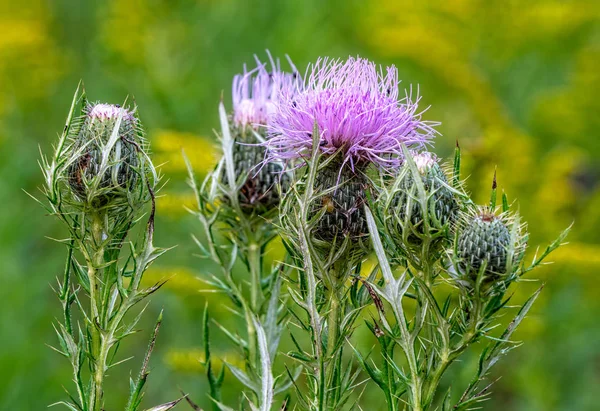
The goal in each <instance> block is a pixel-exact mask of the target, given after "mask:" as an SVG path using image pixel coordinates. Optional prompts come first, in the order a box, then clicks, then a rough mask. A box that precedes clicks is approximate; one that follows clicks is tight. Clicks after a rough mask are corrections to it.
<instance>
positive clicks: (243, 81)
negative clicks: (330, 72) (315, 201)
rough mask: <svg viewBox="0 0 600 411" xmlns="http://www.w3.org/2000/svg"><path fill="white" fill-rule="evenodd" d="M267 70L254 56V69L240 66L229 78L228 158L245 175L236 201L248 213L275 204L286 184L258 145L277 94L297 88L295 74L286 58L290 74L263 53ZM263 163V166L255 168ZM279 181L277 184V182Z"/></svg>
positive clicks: (278, 168)
mask: <svg viewBox="0 0 600 411" xmlns="http://www.w3.org/2000/svg"><path fill="white" fill-rule="evenodd" d="M267 54H268V57H269V62H270V66H271V71H270V72H269V71H268V69H267V67H268V66H267V64H264V63H261V61H260V60H259V59H258V58H256V64H257V66H256V68H254V69H253V70H251V71H248V70H246V67H244V72H243V74H239V75H237V76H235V77H234V79H233V87H232V94H233V113H232V115H231V117H230V119H229V124H230V126H231V135H232V136H233V140H234V142H235V144H234V145H233V147H232V153H231V156H232V157H231V158H232V161H233V168H234V173H235V175H236V176H240V175H245V174H247V175H248V178H247V180H246V183H245V184H244V185H243V186H242V187H241V188H240V190H239V197H238V202H239V204H240V205H241V206H242V208H243V209H244V210H245V211H246V210H247V211H250V212H259V213H261V212H263V211H269V210H271V209H274V208H275V207H277V206H278V205H279V200H280V196H279V191H278V188H281V190H282V191H285V190H286V189H287V188H286V187H288V186H289V176H287V175H285V174H282V170H283V166H282V164H281V163H280V162H271V163H265V164H263V160H264V159H265V157H266V148H265V147H264V146H263V145H261V143H262V142H263V141H264V139H265V138H266V137H267V135H266V134H267V133H266V129H265V126H267V125H268V124H269V119H270V117H271V115H272V114H273V113H274V112H275V110H276V107H277V103H278V98H279V96H280V95H282V94H285V95H289V94H291V93H292V91H293V90H296V89H298V83H299V76H298V74H297V72H296V68H295V67H294V65H293V64H292V62H291V61H290V66H291V67H292V69H293V72H292V73H286V72H283V71H282V70H281V68H280V65H279V61H278V60H274V59H273V58H272V57H271V55H270V54H269V53H268V52H267ZM259 165H263V167H259ZM277 183H279V184H277Z"/></svg>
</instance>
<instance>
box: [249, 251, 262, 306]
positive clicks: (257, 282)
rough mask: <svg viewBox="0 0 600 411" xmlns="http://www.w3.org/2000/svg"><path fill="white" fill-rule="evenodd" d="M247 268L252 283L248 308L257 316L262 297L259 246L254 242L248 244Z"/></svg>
mask: <svg viewBox="0 0 600 411" xmlns="http://www.w3.org/2000/svg"><path fill="white" fill-rule="evenodd" d="M248 266H249V268H250V278H251V281H252V284H251V288H250V307H251V308H252V311H253V312H254V313H255V314H258V309H259V305H260V303H261V302H260V297H261V295H262V287H261V280H262V275H261V274H262V264H261V255H260V246H259V245H258V244H257V243H256V242H254V241H253V242H251V243H250V244H248Z"/></svg>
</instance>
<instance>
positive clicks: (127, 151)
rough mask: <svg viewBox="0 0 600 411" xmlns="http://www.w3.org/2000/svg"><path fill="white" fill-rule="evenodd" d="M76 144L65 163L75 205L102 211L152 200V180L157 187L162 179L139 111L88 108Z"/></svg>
mask: <svg viewBox="0 0 600 411" xmlns="http://www.w3.org/2000/svg"><path fill="white" fill-rule="evenodd" d="M70 140H71V145H70V148H69V149H68V150H67V151H65V153H64V156H65V160H64V161H65V164H67V166H66V168H65V171H66V176H65V177H66V180H67V182H68V184H67V185H65V187H66V188H67V192H66V193H65V194H68V195H67V197H68V198H71V199H72V200H71V201H70V203H71V205H73V206H75V207H76V208H82V209H84V210H98V209H101V208H102V209H109V208H111V207H121V206H123V205H131V206H134V207H135V206H137V204H134V203H135V202H136V201H137V202H141V203H145V202H146V201H148V198H149V197H148V192H147V186H146V184H147V183H146V179H147V178H150V179H151V184H150V185H151V186H152V187H153V186H154V184H155V182H156V179H157V177H156V174H155V170H154V168H153V166H152V164H151V162H150V160H149V159H148V156H147V154H146V152H145V150H146V147H145V146H146V145H145V141H144V140H143V137H142V130H141V125H140V124H139V120H138V119H137V118H136V117H135V116H134V114H133V111H131V110H128V109H126V108H122V107H121V106H119V105H112V104H92V105H87V106H86V107H84V108H83V116H82V118H81V121H80V123H79V128H78V129H77V128H76V127H74V132H73V134H72V137H71V138H70ZM142 175H143V177H142Z"/></svg>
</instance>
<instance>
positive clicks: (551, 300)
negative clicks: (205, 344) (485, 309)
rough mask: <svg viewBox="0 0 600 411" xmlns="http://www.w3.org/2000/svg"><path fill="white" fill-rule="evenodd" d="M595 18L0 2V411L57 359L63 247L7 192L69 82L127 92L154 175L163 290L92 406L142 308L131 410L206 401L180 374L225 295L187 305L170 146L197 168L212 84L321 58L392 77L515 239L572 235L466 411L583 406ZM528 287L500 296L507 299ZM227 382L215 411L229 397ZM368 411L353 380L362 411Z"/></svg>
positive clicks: (196, 382) (584, 11) (474, 9)
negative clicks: (416, 99)
mask: <svg viewBox="0 0 600 411" xmlns="http://www.w3.org/2000/svg"><path fill="white" fill-rule="evenodd" d="M599 23H600V3H598V2H595V1H593V0H571V1H562V0H543V1H542V0H529V1H526V2H525V1H516V0H456V1H447V0H445V1H444V0H432V1H418V0H414V1H394V0H385V1H377V2H375V1H373V2H369V1H358V0H352V1H341V2H335V1H323V0H304V1H291V0H279V1H267V0H262V1H241V0H240V1H236V0H220V1H216V0H179V1H174V0H105V1H102V2H95V1H77V0H52V1H43V0H28V1H24V2H23V1H21V2H17V1H11V0H0V176H1V178H0V207H1V208H0V409H3V410H4V409H6V410H41V409H44V408H45V407H46V406H47V405H48V404H50V403H52V402H55V401H57V400H59V399H61V398H62V396H63V392H62V388H61V387H62V386H63V385H68V383H69V381H70V374H69V367H68V364H67V362H66V361H65V360H64V359H63V358H60V357H59V356H58V355H57V354H55V353H53V352H52V351H51V350H50V349H49V348H47V347H46V344H53V343H55V335H54V332H53V329H52V325H51V323H52V321H53V319H54V318H55V317H57V316H59V315H60V309H59V305H58V302H57V301H56V299H55V296H54V294H53V292H52V290H51V287H50V284H52V283H53V282H54V278H55V277H56V276H57V275H59V274H60V272H61V268H62V266H63V260H64V258H65V249H64V248H63V247H61V246H60V245H59V244H57V243H55V242H53V241H50V240H48V239H47V238H45V237H52V238H62V237H63V236H65V235H66V230H64V228H63V227H61V226H60V225H59V224H58V221H55V220H54V219H52V218H49V217H46V216H44V215H43V210H42V209H41V208H40V207H39V206H38V205H36V204H35V203H34V202H33V201H32V200H31V199H30V198H29V197H27V195H26V194H24V193H23V191H22V189H24V190H27V191H28V192H31V193H35V192H36V190H37V187H39V186H40V185H41V183H42V181H41V179H42V176H41V173H40V171H39V168H38V164H37V160H38V158H39V152H38V146H39V147H41V149H42V150H43V151H48V150H50V145H51V143H52V142H53V141H54V140H55V138H56V136H57V133H58V132H60V131H61V129H62V126H63V124H64V119H65V116H66V114H67V110H68V106H69V103H70V101H71V96H72V93H73V91H74V89H75V87H76V85H77V82H78V81H79V79H80V78H81V79H83V80H84V81H85V85H86V89H87V92H88V95H89V96H90V98H91V99H92V100H94V99H98V100H102V101H109V102H113V103H118V102H121V101H123V100H124V99H125V97H126V96H127V95H128V94H130V95H133V96H135V99H136V101H137V103H138V105H139V106H140V112H141V116H142V119H143V120H144V122H145V124H146V128H147V131H148V135H149V137H150V139H151V141H152V144H153V147H154V151H155V153H156V157H157V162H163V161H165V162H166V164H165V165H164V167H163V171H164V173H165V175H166V176H167V177H168V179H169V182H168V185H167V188H166V189H165V190H164V192H163V194H164V196H163V197H162V198H161V199H159V203H158V206H159V220H158V222H157V234H156V235H157V243H158V245H160V246H172V245H178V247H177V248H176V249H175V250H173V251H171V252H170V253H169V254H168V256H166V258H164V259H163V260H162V261H160V263H159V264H160V266H156V267H154V268H153V270H152V271H151V272H150V273H149V275H148V280H149V281H152V280H156V279H159V278H162V277H172V280H171V281H170V282H169V283H168V284H167V286H166V287H165V289H164V290H162V292H159V293H158V294H157V295H156V296H155V297H153V299H152V302H151V304H150V307H149V309H148V311H149V313H148V316H147V319H148V321H147V322H146V324H144V325H145V330H146V333H140V334H138V335H137V336H134V337H131V341H130V345H129V347H128V348H125V349H124V350H123V352H121V355H122V356H123V357H126V356H129V355H133V353H136V354H137V355H136V357H135V358H134V359H132V360H130V361H129V362H128V363H125V364H124V365H120V366H118V367H117V368H115V369H113V370H112V372H111V373H110V378H109V385H108V387H107V390H108V392H110V393H113V394H115V395H114V396H112V397H111V398H108V399H107V409H109V410H112V409H117V404H121V403H122V402H123V398H121V397H120V396H123V397H124V396H125V394H126V392H127V385H126V384H127V380H128V376H129V370H130V369H138V368H139V363H140V361H141V358H140V354H141V352H143V347H144V346H145V344H146V340H147V334H148V332H149V329H150V322H151V321H152V320H153V319H154V318H155V317H156V315H157V314H158V311H159V310H160V309H161V308H164V309H165V317H164V326H163V328H162V329H161V332H160V335H159V341H158V346H157V349H156V352H155V355H154V357H153V360H152V366H153V373H152V375H151V377H150V384H149V391H148V394H147V398H146V404H147V405H148V406H151V405H155V404H158V403H160V402H165V401H167V400H170V399H173V398H175V397H176V396H177V395H178V387H181V388H182V389H183V390H185V391H186V392H190V393H192V396H193V398H195V399H196V400H197V401H199V402H200V403H201V404H202V405H204V406H207V405H208V402H207V400H206V399H205V398H204V393H205V390H206V388H207V387H206V384H205V380H204V377H203V376H202V372H203V370H202V369H201V367H200V365H199V364H198V362H197V360H198V358H200V357H201V351H200V349H199V348H200V346H199V344H200V340H201V337H200V314H201V311H202V308H203V306H204V303H205V301H207V300H208V301H209V304H210V306H211V309H212V314H213V315H214V316H215V317H216V318H217V320H218V321H221V322H224V323H227V324H235V320H234V319H232V318H231V315H230V314H229V313H228V312H227V311H226V310H225V309H224V308H223V304H224V303H226V299H225V297H222V296H219V295H216V294H207V293H200V292H199V291H198V290H200V289H202V288H206V287H205V286H204V285H203V284H202V283H201V282H200V281H199V280H198V279H197V277H199V276H202V274H203V273H207V272H209V271H210V270H211V267H210V266H208V265H206V264H205V263H204V262H203V261H201V260H199V259H197V258H194V256H193V253H194V252H195V250H194V245H193V243H192V240H191V238H190V235H189V234H190V229H191V230H194V229H197V228H198V227H197V226H196V225H195V223H194V221H193V219H192V217H191V216H188V215H187V214H186V213H185V211H184V209H183V205H184V204H187V203H189V202H190V199H191V198H190V197H191V193H190V192H189V190H187V188H186V186H185V183H184V179H185V175H184V170H183V163H182V161H181V157H180V148H181V147H184V148H185V149H186V152H187V154H188V155H189V156H190V157H191V159H192V162H193V163H194V165H195V167H196V168H197V169H198V170H199V171H200V172H201V173H202V172H205V171H206V170H208V169H210V167H211V165H212V164H213V162H214V155H213V154H214V153H215V149H214V133H213V132H212V130H213V128H215V127H217V123H218V117H217V104H218V101H219V98H220V96H221V93H222V92H223V94H224V99H225V101H226V102H229V101H230V97H229V96H230V94H229V93H230V84H231V77H232V76H233V75H234V74H235V73H237V72H239V71H240V70H241V68H242V64H243V63H244V62H251V61H252V58H253V57H252V56H253V54H254V53H258V54H259V55H260V56H261V57H264V52H263V50H265V49H267V48H268V49H269V50H271V52H272V53H273V54H274V55H276V56H283V55H284V54H285V53H287V54H289V55H290V56H291V57H292V59H293V60H294V62H295V63H296V64H297V66H298V67H299V68H300V69H301V70H303V69H304V67H305V66H306V63H308V62H310V61H314V60H315V59H316V58H317V57H318V56H321V55H329V56H332V57H346V56H348V55H349V54H350V55H357V54H360V55H361V56H364V57H368V58H372V59H375V60H377V61H378V62H381V63H382V64H395V65H396V66H397V67H398V68H399V70H400V77H401V78H402V79H403V80H404V81H403V84H404V85H405V86H406V87H408V86H409V85H410V84H412V85H413V89H414V87H416V85H419V90H420V94H421V95H422V100H421V104H422V105H423V107H426V106H429V105H431V109H429V110H428V111H427V113H426V114H425V118H427V119H429V120H439V121H442V125H441V126H440V127H439V130H440V131H441V132H442V134H443V136H442V137H439V138H438V139H437V142H436V151H437V152H438V154H440V155H442V156H448V155H449V154H450V153H451V150H452V147H453V145H454V144H455V140H458V141H459V142H460V144H461V147H463V150H464V151H463V153H464V156H463V159H464V163H465V169H466V170H465V172H466V174H467V175H470V176H471V177H470V178H469V180H468V186H469V189H470V190H471V191H472V192H473V193H474V197H475V198H476V199H478V200H479V201H485V200H486V199H487V196H488V192H489V190H488V187H489V185H490V182H491V178H492V175H493V170H494V168H495V167H496V166H497V167H498V181H499V186H500V187H501V188H502V189H504V190H505V191H506V192H507V194H508V196H509V198H510V199H517V201H518V204H519V205H520V210H521V213H522V214H523V216H524V218H525V220H527V221H529V223H530V231H531V234H532V235H531V241H530V245H537V244H540V243H541V244H545V243H546V242H548V241H549V240H551V239H552V238H553V237H554V236H556V235H557V234H558V233H559V232H560V230H561V229H562V228H564V227H565V226H567V225H568V224H570V223H571V222H572V221H575V226H574V229H573V232H572V234H571V235H570V237H569V240H570V241H571V244H570V245H569V246H567V247H564V248H562V249H561V250H559V251H558V252H557V253H556V254H555V255H554V258H553V260H554V261H555V262H556V263H555V264H554V265H552V266H548V267H545V268H542V269H541V270H539V271H538V275H539V276H540V277H541V279H542V280H543V281H544V282H545V283H546V284H547V285H546V288H545V290H544V292H543V294H542V298H540V300H538V303H536V306H535V307H534V311H533V314H532V315H530V317H529V318H528V319H527V320H526V321H525V323H524V325H523V328H522V329H521V330H520V332H519V333H518V334H517V338H518V339H520V340H523V341H525V345H524V346H523V347H520V348H519V349H518V350H515V351H514V352H512V353H511V354H510V355H509V356H508V357H507V358H506V360H505V361H504V362H503V363H501V364H499V365H498V367H497V370H496V372H497V374H498V376H499V375H502V376H503V377H502V378H501V379H500V380H499V381H498V382H497V383H496V384H495V386H494V394H493V395H492V400H491V401H490V402H488V403H487V404H486V405H485V406H484V407H485V408H486V409H490V410H507V409H509V410H527V411H536V410H540V411H541V410H544V411H547V410H592V409H597V408H596V407H597V403H598V400H597V389H598V387H599V386H600V325H599V320H598V319H599V318H600V287H599V285H598V284H599V280H598V270H599V268H600V183H599V177H600V133H599V131H598V130H599V129H600V99H599V98H598V92H599V91H600V25H599ZM273 253H274V257H273V258H277V257H276V256H277V253H278V251H277V250H274V252H273ZM533 287H535V284H532V285H528V284H522V285H519V286H518V287H516V289H515V292H516V295H515V300H516V301H521V302H522V301H523V296H524V295H525V293H526V292H530V291H531V290H532V289H533ZM213 335H214V338H215V339H216V340H215V347H216V348H215V350H216V351H217V352H219V353H221V354H222V355H224V356H226V357H227V358H228V360H229V361H233V362H235V361H236V358H237V357H236V353H235V351H233V350H229V349H228V348H227V347H228V345H227V343H226V341H225V339H224V337H223V335H221V334H219V333H218V332H214V333H213ZM357 338H358V339H359V340H361V344H362V346H364V347H366V349H368V348H369V347H370V346H371V345H372V344H373V341H372V340H370V339H369V338H371V337H369V336H366V335H358V336H357ZM473 359H474V357H473V358H471V359H470V360H469V359H467V361H466V364H465V365H466V366H469V365H472V366H474V365H475V364H474V363H472V360H473ZM470 375H471V374H470V373H469V372H460V373H459V372H458V371H456V372H454V373H452V375H451V378H450V379H449V380H448V381H447V382H446V384H452V385H453V386H456V387H460V386H461V382H464V381H465V380H466V378H468V377H469V376H470ZM227 378H228V381H230V382H231V383H230V384H229V383H228V384H227V386H228V391H227V392H226V394H227V395H228V396H229V398H231V401H233V402H234V401H235V398H236V396H235V395H236V392H238V391H239V386H238V385H237V384H236V383H235V382H234V379H233V377H231V376H230V375H229V376H228V377H227ZM457 389H458V388H457ZM117 393H118V395H116V394H117ZM381 401H382V398H381V395H379V391H378V389H377V388H376V387H374V386H368V387H367V389H366V391H365V394H364V396H363V400H362V404H363V409H365V410H376V409H380V408H379V407H380V405H381V404H382V403H381ZM180 408H181V409H185V407H180Z"/></svg>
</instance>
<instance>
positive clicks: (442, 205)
mask: <svg viewBox="0 0 600 411" xmlns="http://www.w3.org/2000/svg"><path fill="white" fill-rule="evenodd" d="M413 162H414V164H415V165H416V168H417V171H418V177H419V178H420V179H421V182H422V186H423V189H424V198H421V196H422V195H423V194H421V192H420V190H419V188H418V186H417V184H416V180H415V176H414V175H413V174H414V172H413V170H412V169H411V167H410V165H409V164H408V163H407V162H405V163H404V166H403V167H402V169H401V171H400V173H399V175H398V177H397V179H396V181H395V182H394V184H393V185H392V188H391V193H390V194H391V196H392V197H391V201H390V205H389V214H390V218H389V219H388V224H389V225H390V228H391V229H392V231H396V232H397V233H398V237H399V238H402V239H403V241H405V242H407V243H409V244H410V245H418V244H420V243H421V242H422V237H423V236H425V235H427V236H436V235H437V234H439V233H440V232H441V231H442V230H444V229H446V228H447V227H448V226H449V225H450V224H452V223H453V222H454V221H455V220H456V215H457V212H458V208H459V207H458V203H457V201H456V199H455V196H454V193H453V192H452V190H451V189H450V187H449V185H448V180H447V178H446V175H445V173H444V171H443V170H442V168H441V167H440V164H439V163H438V161H437V159H436V157H435V156H434V155H433V154H431V153H428V152H424V153H419V154H416V155H415V156H414V157H413ZM423 202H425V204H426V211H425V210H423Z"/></svg>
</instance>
